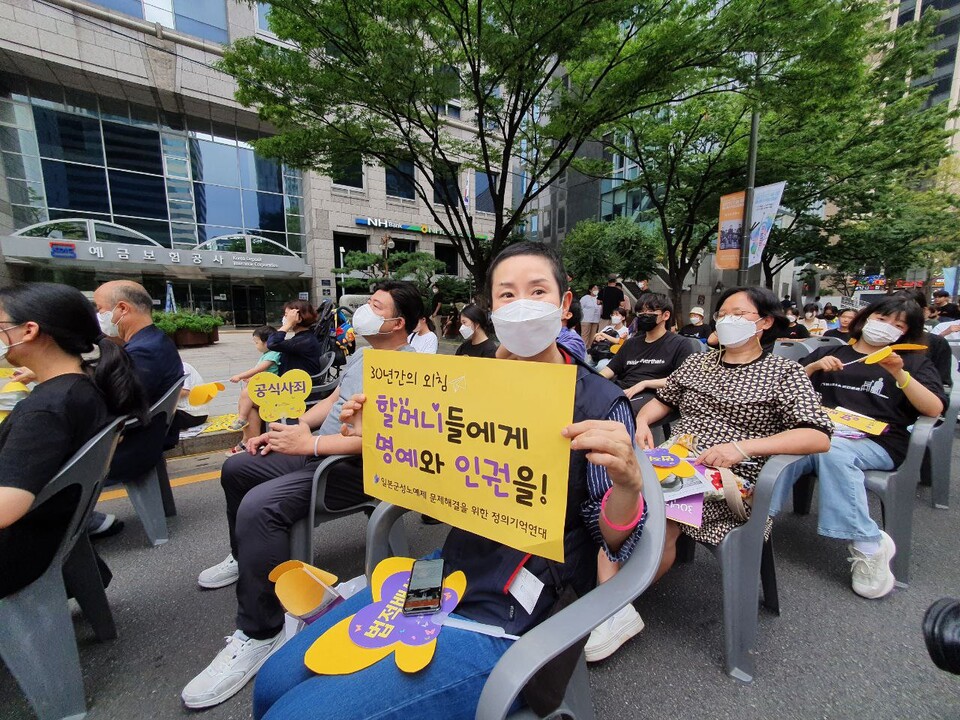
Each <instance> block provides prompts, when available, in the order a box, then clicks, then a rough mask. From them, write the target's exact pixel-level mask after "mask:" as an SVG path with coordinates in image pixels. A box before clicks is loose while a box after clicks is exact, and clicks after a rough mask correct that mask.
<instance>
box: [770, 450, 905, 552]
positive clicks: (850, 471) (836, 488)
mask: <svg viewBox="0 0 960 720" xmlns="http://www.w3.org/2000/svg"><path fill="white" fill-rule="evenodd" d="M865 470H893V460H891V459H890V455H889V454H888V453H887V451H886V450H884V449H883V448H882V447H880V445H878V444H877V443H875V442H874V441H873V440H868V439H866V438H864V439H862V440H850V439H848V438H838V437H835V438H833V440H832V441H831V443H830V450H829V451H828V452H825V453H820V454H816V455H808V456H806V457H804V459H803V460H801V461H799V462H798V463H796V464H795V465H794V466H792V467H791V469H790V470H789V476H788V477H786V478H784V479H783V480H782V481H781V482H780V483H779V484H778V485H777V488H776V490H775V491H774V493H773V499H772V501H771V503H770V514H771V515H776V514H777V513H778V512H780V508H781V507H783V503H784V500H786V499H787V497H788V495H789V494H790V491H791V489H792V488H793V485H794V483H795V482H796V481H797V480H798V479H799V478H800V477H802V476H804V475H809V474H815V475H816V476H817V487H818V488H819V495H818V500H819V514H818V519H817V532H818V533H820V534H821V535H824V536H826V537H832V538H838V539H840V540H874V541H875V540H879V539H880V528H879V526H878V525H877V523H876V522H874V520H873V518H871V517H870V506H869V505H868V504H867V486H866V484H865V476H864V471H865Z"/></svg>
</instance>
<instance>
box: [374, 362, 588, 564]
mask: <svg viewBox="0 0 960 720" xmlns="http://www.w3.org/2000/svg"><path fill="white" fill-rule="evenodd" d="M363 363H364V368H363V377H364V379H363V392H364V394H365V395H366V397H367V401H366V404H365V406H364V412H363V485H364V491H365V492H366V493H368V494H369V495H372V496H373V497H376V498H379V499H380V500H385V501H387V502H391V503H394V504H395V505H400V506H402V507H405V508H408V509H410V510H414V511H417V512H422V513H426V514H427V515H430V516H432V517H434V518H436V519H438V520H440V521H442V522H445V523H449V524H450V525H453V526H455V527H458V528H461V529H463V530H467V531H468V532H472V533H475V534H476V535H480V536H482V537H486V538H489V539H491V540H495V541H497V542H500V543H502V544H504V545H508V546H510V547H513V548H516V549H517V550H521V551H523V552H529V553H531V554H534V555H539V556H541V557H545V558H549V559H551V560H556V561H558V562H562V561H563V527H564V518H565V515H566V506H567V476H568V472H569V465H570V441H569V440H568V439H566V438H564V437H563V436H562V435H561V434H560V432H561V430H562V429H563V428H564V427H566V426H567V425H568V424H570V422H571V421H572V420H573V395H574V389H575V387H576V368H575V367H574V366H570V365H550V364H545V363H534V362H519V361H510V360H491V359H487V358H469V357H455V356H449V355H448V356H444V355H426V354H420V353H406V352H390V351H382V350H369V349H368V350H366V351H365V352H364V355H363Z"/></svg>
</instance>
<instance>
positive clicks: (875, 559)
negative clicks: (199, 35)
mask: <svg viewBox="0 0 960 720" xmlns="http://www.w3.org/2000/svg"><path fill="white" fill-rule="evenodd" d="M880 535H881V536H882V537H881V540H880V549H879V550H878V551H877V552H875V553H874V554H873V555H865V554H864V553H862V552H860V551H859V550H857V549H856V548H855V547H854V546H853V545H848V546H847V547H848V549H849V550H850V557H849V558H847V559H848V560H849V561H850V562H851V564H852V567H851V568H850V569H851V571H852V572H853V581H852V585H853V591H854V592H855V593H856V594H857V595H860V596H861V597H865V598H870V599H871V600H873V599H876V598H882V597H883V596H884V595H889V594H890V592H891V591H892V590H893V586H894V584H895V583H896V578H894V577H893V572H892V571H891V570H890V561H891V560H893V556H894V555H896V554H897V546H896V545H895V544H894V542H893V538H891V537H890V536H889V535H887V534H886V533H885V532H883V531H882V530H881V531H880Z"/></svg>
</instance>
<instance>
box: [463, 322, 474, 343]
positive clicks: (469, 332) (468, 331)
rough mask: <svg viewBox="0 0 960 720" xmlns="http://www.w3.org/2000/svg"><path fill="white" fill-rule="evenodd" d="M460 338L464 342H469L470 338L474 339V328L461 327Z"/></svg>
mask: <svg viewBox="0 0 960 720" xmlns="http://www.w3.org/2000/svg"><path fill="white" fill-rule="evenodd" d="M460 337H462V338H463V339H464V340H469V339H470V338H472V337H473V328H472V327H468V326H466V325H461V326H460Z"/></svg>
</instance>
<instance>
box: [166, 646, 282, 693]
mask: <svg viewBox="0 0 960 720" xmlns="http://www.w3.org/2000/svg"><path fill="white" fill-rule="evenodd" d="M226 640H227V646H226V647H225V648H224V649H223V650H221V651H220V652H219V653H217V656H216V657H215V658H214V659H213V662H212V663H210V664H209V665H208V666H207V668H206V669H205V670H204V671H203V672H202V673H200V674H199V675H197V676H196V677H195V678H194V679H193V680H191V681H190V682H189V683H187V686H186V687H185V688H184V689H183V692H182V693H180V697H181V698H183V704H184V705H186V706H187V707H188V708H193V709H195V710H196V709H199V708H207V707H213V706H214V705H219V704H220V703H222V702H223V701H224V700H227V699H229V698H231V697H233V696H234V695H236V694H237V693H238V692H240V690H241V689H243V686H244V685H246V684H247V683H248V682H249V681H250V678H252V677H253V676H254V675H256V674H257V670H259V669H260V666H261V665H263V663H265V662H266V660H267V658H268V657H270V656H271V655H273V653H275V652H276V651H277V650H279V649H280V647H281V646H282V645H283V640H284V634H283V632H282V631H281V632H280V633H279V634H278V635H277V636H276V637H272V638H270V639H269V640H254V639H252V638H248V637H247V636H246V635H244V634H243V633H242V632H240V631H239V630H237V631H236V632H235V633H234V634H233V635H231V636H230V637H228V638H226Z"/></svg>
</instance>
